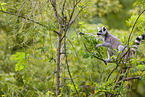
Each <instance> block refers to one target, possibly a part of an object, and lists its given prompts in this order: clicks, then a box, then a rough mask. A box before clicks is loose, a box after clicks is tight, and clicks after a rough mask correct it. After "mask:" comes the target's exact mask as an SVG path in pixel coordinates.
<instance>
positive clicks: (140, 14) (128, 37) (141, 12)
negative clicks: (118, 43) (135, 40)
mask: <svg viewBox="0 0 145 97" xmlns="http://www.w3.org/2000/svg"><path fill="white" fill-rule="evenodd" d="M144 12H145V9H144V10H143V11H142V12H141V13H140V14H139V15H138V17H137V19H136V21H135V23H134V25H133V26H132V30H131V32H130V34H129V37H128V44H127V45H128V46H129V41H130V37H131V34H132V33H133V29H134V27H135V25H136V23H137V21H138V19H139V17H140V16H141V15H142V14H143V13H144Z"/></svg>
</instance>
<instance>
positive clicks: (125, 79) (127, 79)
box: [117, 76, 141, 83]
mask: <svg viewBox="0 0 145 97" xmlns="http://www.w3.org/2000/svg"><path fill="white" fill-rule="evenodd" d="M133 79H141V76H138V77H129V78H124V79H123V80H121V81H129V80H133ZM121 81H119V82H117V83H121Z"/></svg>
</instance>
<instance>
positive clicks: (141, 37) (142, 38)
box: [133, 34, 145, 45]
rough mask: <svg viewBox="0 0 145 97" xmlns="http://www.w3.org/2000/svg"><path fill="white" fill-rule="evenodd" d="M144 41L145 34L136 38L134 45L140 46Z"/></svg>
mask: <svg viewBox="0 0 145 97" xmlns="http://www.w3.org/2000/svg"><path fill="white" fill-rule="evenodd" d="M142 40H145V34H142V35H140V36H138V37H137V38H136V40H135V42H134V43H133V45H140V43H141V41H142Z"/></svg>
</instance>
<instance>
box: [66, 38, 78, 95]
mask: <svg viewBox="0 0 145 97" xmlns="http://www.w3.org/2000/svg"><path fill="white" fill-rule="evenodd" d="M64 52H65V63H66V65H67V70H68V73H69V76H70V78H71V81H72V83H73V86H74V89H75V91H76V93H77V95H78V97H80V96H79V93H78V91H77V88H76V85H75V83H74V81H73V78H72V76H71V73H70V69H69V65H68V60H67V53H66V37H64Z"/></svg>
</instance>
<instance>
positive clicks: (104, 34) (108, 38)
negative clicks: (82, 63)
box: [96, 26, 145, 62]
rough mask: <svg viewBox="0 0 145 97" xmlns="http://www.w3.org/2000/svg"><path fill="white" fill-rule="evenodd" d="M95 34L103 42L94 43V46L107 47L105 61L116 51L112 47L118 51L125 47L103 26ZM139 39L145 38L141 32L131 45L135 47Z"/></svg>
mask: <svg viewBox="0 0 145 97" xmlns="http://www.w3.org/2000/svg"><path fill="white" fill-rule="evenodd" d="M97 35H98V36H99V37H100V40H101V41H102V42H103V43H101V44H98V45H96V48H97V47H99V46H104V47H107V48H108V51H107V55H108V59H105V61H106V62H109V61H110V58H111V56H112V55H114V54H115V53H116V51H115V50H114V49H116V50H118V51H119V52H120V51H122V50H123V49H124V48H125V46H122V45H121V42H120V40H119V39H118V38H116V37H114V36H112V35H111V34H109V32H108V31H107V29H106V28H105V27H104V26H103V27H102V28H101V29H99V31H98V33H97ZM141 40H145V34H142V35H141V36H139V37H137V38H136V40H135V42H134V45H133V47H137V45H139V44H140V42H141ZM132 51H135V49H133V48H132ZM124 52H125V50H124Z"/></svg>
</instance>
